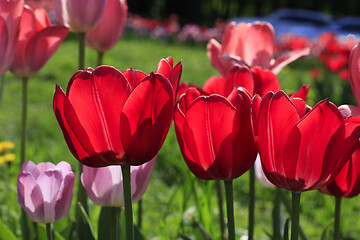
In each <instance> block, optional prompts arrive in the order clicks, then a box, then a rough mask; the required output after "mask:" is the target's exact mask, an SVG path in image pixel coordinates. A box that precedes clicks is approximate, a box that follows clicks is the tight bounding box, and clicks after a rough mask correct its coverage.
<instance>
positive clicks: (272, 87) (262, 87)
mask: <svg viewBox="0 0 360 240" xmlns="http://www.w3.org/2000/svg"><path fill="white" fill-rule="evenodd" d="M251 72H252V75H253V78H254V80H253V81H254V93H256V94H259V95H260V96H264V95H265V94H266V93H267V92H270V91H272V92H277V91H279V90H280V89H281V87H280V82H279V80H278V78H277V76H276V75H275V74H273V73H272V72H271V71H268V70H263V69H261V68H259V67H253V68H252V69H251Z"/></svg>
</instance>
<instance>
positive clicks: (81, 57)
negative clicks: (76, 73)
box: [78, 33, 85, 70]
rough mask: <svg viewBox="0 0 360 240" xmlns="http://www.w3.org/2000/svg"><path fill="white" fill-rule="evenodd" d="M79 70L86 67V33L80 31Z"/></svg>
mask: <svg viewBox="0 0 360 240" xmlns="http://www.w3.org/2000/svg"><path fill="white" fill-rule="evenodd" d="M78 36H79V70H84V68H85V33H79V34H78Z"/></svg>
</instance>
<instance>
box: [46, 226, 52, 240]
mask: <svg viewBox="0 0 360 240" xmlns="http://www.w3.org/2000/svg"><path fill="white" fill-rule="evenodd" d="M46 234H47V239H48V240H53V233H52V231H51V223H47V224H46Z"/></svg>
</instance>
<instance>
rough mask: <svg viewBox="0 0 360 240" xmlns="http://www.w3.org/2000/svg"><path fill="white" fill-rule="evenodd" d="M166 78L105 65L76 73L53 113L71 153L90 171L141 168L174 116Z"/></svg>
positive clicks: (58, 95)
mask: <svg viewBox="0 0 360 240" xmlns="http://www.w3.org/2000/svg"><path fill="white" fill-rule="evenodd" d="M174 101H175V94H174V91H173V88H172V86H171V83H170V81H169V79H167V78H165V77H164V76H163V75H161V74H158V73H155V74H154V73H151V74H150V75H145V74H144V73H142V72H140V71H136V70H133V69H129V70H127V71H124V73H121V72H120V71H118V70H117V69H115V68H113V67H109V66H100V67H98V68H96V69H95V70H92V69H87V70H84V71H78V72H77V73H75V74H74V76H73V77H72V78H71V80H70V82H69V85H68V87H67V91H66V95H65V93H64V92H63V91H62V89H61V88H60V87H59V86H57V87H56V92H55V96H54V106H53V107H54V112H55V115H56V118H57V120H58V122H59V125H60V127H61V129H62V131H63V134H64V137H65V140H66V142H67V144H68V147H69V149H70V151H71V152H72V154H73V155H74V156H75V158H76V159H77V160H79V161H80V162H81V163H82V164H84V165H87V166H90V167H103V166H108V165H141V164H143V163H145V162H147V161H149V160H151V159H152V158H153V157H154V156H155V155H156V154H157V153H158V151H159V149H160V147H161V146H162V144H163V142H164V140H165V137H166V135H167V132H168V130H169V127H170V123H171V121H172V116H173V108H174Z"/></svg>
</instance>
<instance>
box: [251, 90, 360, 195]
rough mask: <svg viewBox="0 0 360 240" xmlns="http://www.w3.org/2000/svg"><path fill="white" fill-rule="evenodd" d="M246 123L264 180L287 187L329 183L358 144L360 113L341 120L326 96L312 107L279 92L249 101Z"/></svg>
mask: <svg viewBox="0 0 360 240" xmlns="http://www.w3.org/2000/svg"><path fill="white" fill-rule="evenodd" d="M251 106H252V116H251V119H252V126H253V132H254V138H255V141H256V143H257V146H258V150H259V153H260V156H261V162H262V166H263V169H264V172H265V175H266V177H267V179H268V180H269V181H270V182H272V183H273V184H275V185H276V186H278V187H281V188H285V189H287V190H291V191H293V192H303V191H307V190H312V189H317V188H319V187H322V186H324V185H326V184H328V183H329V182H331V181H332V180H333V179H334V178H335V177H336V175H337V174H338V173H339V171H340V170H341V168H342V167H343V166H344V165H345V163H346V161H347V160H348V159H349V157H350V155H351V153H352V151H354V149H355V147H356V146H357V144H358V135H357V134H358V131H359V129H360V117H350V118H347V119H345V120H344V118H343V116H342V114H341V112H340V111H339V110H338V108H337V107H336V106H335V105H334V104H333V103H331V102H329V101H328V100H323V101H321V102H319V103H318V104H317V105H316V106H315V107H314V108H313V109H311V108H310V107H308V106H306V104H305V102H304V101H303V100H301V99H299V98H293V99H290V98H289V97H288V96H287V95H286V94H285V93H284V92H283V91H278V92H277V93H275V94H274V93H272V92H269V93H267V94H266V95H265V96H264V97H263V99H262V100H261V98H260V97H259V96H256V97H254V99H253V101H252V105H251Z"/></svg>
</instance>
